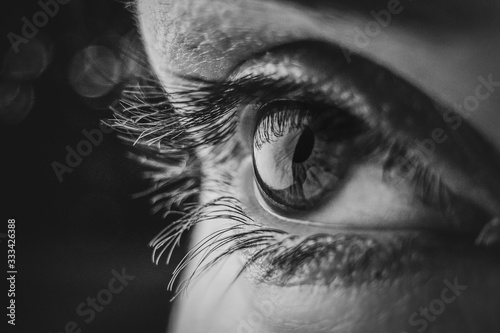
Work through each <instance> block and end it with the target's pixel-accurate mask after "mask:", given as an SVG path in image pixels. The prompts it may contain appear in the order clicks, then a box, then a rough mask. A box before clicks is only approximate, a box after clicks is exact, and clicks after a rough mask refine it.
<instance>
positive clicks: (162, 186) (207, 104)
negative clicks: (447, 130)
mask: <svg viewBox="0 0 500 333" xmlns="http://www.w3.org/2000/svg"><path fill="white" fill-rule="evenodd" d="M198 83H202V84H203V85H204V87H205V88H202V89H185V90H183V91H182V92H179V93H177V94H176V95H175V96H172V95H168V94H166V93H165V91H164V90H163V88H162V87H160V85H159V84H158V83H157V80H156V79H155V78H154V77H153V76H151V77H147V78H144V79H143V82H142V83H141V84H137V85H134V86H131V87H128V89H127V90H125V91H124V93H123V97H122V99H121V101H120V103H119V105H118V106H117V107H115V108H114V109H113V111H114V118H113V119H109V120H108V121H107V124H108V125H109V126H111V127H113V128H115V129H116V130H117V131H118V132H119V133H121V137H122V138H123V139H124V140H126V141H128V142H130V143H131V144H133V145H136V146H139V148H140V152H138V153H135V154H133V157H134V158H135V159H137V160H138V161H139V162H140V163H141V164H142V165H144V166H145V167H146V168H147V169H149V170H150V171H148V172H146V173H145V177H146V178H148V179H150V180H151V181H152V183H153V187H152V188H150V189H148V190H146V191H144V192H142V193H139V194H138V195H140V196H144V195H146V196H149V197H150V198H151V202H152V206H153V212H155V213H157V212H160V211H162V212H163V216H164V217H166V216H167V215H168V214H169V213H171V212H173V210H172V207H173V206H177V207H182V208H184V209H182V210H185V211H188V213H187V214H185V215H184V216H182V217H181V218H180V219H179V220H178V221H176V222H174V223H173V224H171V225H169V226H167V227H166V228H165V229H164V230H163V231H162V232H161V233H160V234H159V235H158V236H157V237H156V238H155V239H154V240H152V241H151V243H150V246H151V247H153V248H154V252H153V260H154V262H156V263H159V260H160V259H161V257H162V256H163V255H164V254H165V253H167V258H166V262H167V263H168V262H169V261H170V260H171V257H172V252H173V250H174V248H175V247H176V246H178V245H179V242H180V238H181V236H182V234H183V233H184V232H186V231H188V230H189V229H190V228H192V227H193V226H195V225H197V224H199V223H206V222H209V221H211V220H214V219H228V220H230V221H232V222H233V223H234V225H232V226H230V227H227V228H224V229H222V230H220V231H218V232H217V233H216V234H214V235H211V236H209V237H208V238H207V239H206V240H204V241H202V242H201V243H200V244H199V245H197V246H195V248H193V250H191V251H190V252H189V253H188V254H187V255H186V257H185V258H184V259H183V260H181V262H180V263H179V265H178V266H177V268H176V270H175V272H174V274H173V277H172V280H171V282H170V284H169V288H170V289H172V288H173V284H174V282H175V281H176V279H177V277H178V276H179V274H180V272H181V271H182V269H183V268H185V267H186V266H187V264H188V263H189V262H190V261H192V260H194V259H195V258H197V257H198V256H203V255H204V253H206V252H213V251H216V250H217V249H218V248H219V247H220V246H222V245H224V244H230V246H229V249H228V250H226V251H224V252H223V253H221V254H219V255H218V256H216V257H215V259H214V260H212V261H210V262H204V261H205V259H206V258H204V259H203V260H201V261H200V265H199V267H197V269H196V270H195V271H194V273H193V274H192V275H191V276H190V277H188V278H187V279H186V280H184V281H183V282H181V283H180V285H179V286H178V289H177V294H176V295H178V294H179V293H180V292H182V291H184V290H186V289H187V287H188V285H189V283H190V282H191V281H192V280H193V279H194V278H196V277H197V276H199V275H201V274H202V273H203V272H205V271H206V270H208V269H210V268H211V267H213V266H214V265H215V264H216V263H218V262H219V261H221V260H223V259H224V258H226V257H227V256H229V255H230V254H232V253H235V252H240V251H242V250H250V249H253V250H256V249H258V251H257V252H255V253H253V254H252V255H250V256H249V257H248V260H247V262H246V264H245V265H244V267H243V268H242V271H243V270H245V269H247V268H248V267H250V265H251V264H252V263H254V262H256V261H259V260H263V259H265V261H266V262H268V263H269V265H268V266H267V267H268V269H267V271H265V272H264V274H263V276H262V279H264V280H269V279H271V278H272V280H273V281H275V283H278V284H280V283H285V281H291V280H293V279H296V274H295V272H297V271H298V270H300V269H303V268H304V267H306V266H307V264H306V263H305V262H304V261H300V260H295V259H293V258H315V256H312V255H311V254H312V253H318V252H321V253H324V252H325V251H326V252H332V253H334V254H335V255H336V256H338V255H340V256H342V255H344V256H345V255H347V253H350V252H349V251H350V250H352V249H354V248H355V247H353V246H352V245H351V243H352V242H351V241H349V242H347V241H346V239H347V238H346V237H357V245H356V246H359V245H360V244H365V246H360V247H359V250H360V252H359V253H365V255H366V256H368V253H370V257H369V258H366V257H364V256H358V257H359V258H358V259H359V260H365V261H366V260H371V261H373V262H377V261H380V258H390V262H389V261H387V262H386V263H387V265H384V266H380V265H373V266H370V265H368V266H367V268H366V270H365V271H364V272H365V273H366V274H368V275H369V276H371V277H372V278H374V279H380V278H382V277H383V276H385V273H384V272H380V267H393V266H394V265H393V264H394V262H400V263H403V262H405V260H407V259H403V258H398V260H395V258H394V256H393V255H392V254H393V253H396V252H397V251H394V249H391V248H389V247H387V246H386V245H382V244H381V243H379V242H377V241H376V240H375V239H372V238H370V237H362V236H346V235H338V236H335V237H333V238H332V236H330V235H314V236H311V237H308V238H304V237H298V236H293V235H289V234H286V233H284V232H283V231H281V230H277V229H268V228H264V227H262V226H261V225H259V224H258V223H256V222H255V221H253V220H252V218H251V217H250V216H249V215H248V214H247V213H246V212H245V211H244V210H243V208H242V206H241V203H240V202H239V201H238V200H236V199H235V198H233V197H228V196H226V195H228V194H230V192H229V191H228V193H225V192H224V191H222V192H221V193H217V194H218V195H219V198H218V199H216V200H214V201H212V202H210V203H208V204H206V205H203V206H201V207H196V206H195V205H191V206H189V205H186V204H185V203H186V202H189V201H190V200H193V199H196V196H197V195H198V194H199V191H200V187H201V186H202V184H201V182H200V179H201V178H202V177H201V166H200V161H199V160H198V159H197V158H196V157H195V156H196V151H197V150H198V149H200V148H202V147H206V146H210V145H213V146H217V145H219V146H223V147H224V149H220V150H219V151H218V156H217V159H218V160H224V159H231V158H234V157H235V156H234V155H235V154H236V153H235V152H236V151H237V147H235V146H234V145H238V143H234V141H229V140H228V139H229V138H230V137H231V136H232V134H233V133H234V132H235V131H236V127H237V124H236V110H235V109H236V107H237V106H239V105H242V104H243V103H248V102H253V101H254V100H256V99H263V100H266V99H272V98H273V97H274V96H288V95H297V93H299V96H300V98H301V99H303V100H305V101H315V102H316V101H321V99H322V96H320V95H318V94H316V93H313V92H312V90H309V89H307V88H304V86H303V84H302V85H298V84H297V83H295V82H288V81H285V80H283V81H276V80H271V79H268V78H256V77H244V78H241V79H239V80H237V81H236V82H227V83H212V82H198ZM266 90H267V91H272V92H273V93H272V96H266V95H265V94H263V93H262V92H264V91H266ZM172 97H174V98H172ZM172 100H175V101H176V103H172ZM182 104H186V105H190V106H194V108H192V109H189V110H187V109H185V108H182V107H178V105H182ZM214 106H216V107H214ZM179 124H182V130H181V131H180V130H179V127H180V126H179ZM373 138H376V139H377V141H373V140H368V142H376V144H375V145H372V146H371V147H370V149H372V150H377V151H384V152H387V154H388V155H387V158H386V163H385V165H384V175H387V176H388V179H389V174H390V171H391V170H397V169H398V168H400V167H401V165H400V164H399V163H398V158H397V157H400V156H404V155H405V154H410V152H409V151H407V150H406V149H404V148H402V147H403V146H402V145H401V144H400V143H399V142H396V141H395V140H389V139H386V138H382V136H380V135H374V137H373ZM147 156H149V157H147ZM240 160H241V159H240ZM417 161H418V162H417V163H416V164H415V165H414V167H415V168H416V169H417V170H418V172H415V173H414V177H413V178H412V179H411V183H412V184H414V186H416V191H417V192H419V189H420V192H422V193H426V191H425V189H428V188H430V187H431V185H432V184H433V183H434V182H436V181H437V182H438V184H440V183H439V178H436V177H437V176H436V175H434V174H432V173H431V172H430V170H428V169H427V168H426V167H425V166H424V165H423V164H421V163H420V162H419V161H420V160H419V159H418V158H417ZM215 163H216V162H215ZM236 164H239V161H238V162H237V163H236ZM229 169H231V168H229ZM233 171H234V170H226V172H225V174H224V176H221V177H219V178H223V179H222V180H219V179H218V180H219V181H222V182H223V183H224V184H223V185H225V186H223V187H222V188H227V187H228V186H227V185H228V184H231V183H232V179H233V178H234V176H233ZM431 182H432V183H431ZM433 186H434V185H433ZM214 188H220V187H217V186H214ZM204 190H206V188H204ZM214 191H217V190H215V189H214ZM432 195H434V196H437V202H438V203H440V205H441V208H442V209H444V210H446V209H448V206H447V205H448V201H446V200H444V199H442V198H447V197H448V196H449V193H448V192H447V190H446V188H445V187H444V185H442V186H441V185H438V191H437V192H436V193H433V194H432ZM432 195H429V194H425V195H424V198H432ZM433 200H434V201H435V199H432V200H430V201H433ZM183 206H184V207H183ZM342 237H343V238H342ZM341 238H342V239H343V241H342V242H340V241H339V239H341ZM354 243H356V242H354ZM339 244H340V245H341V246H339ZM407 245H408V244H407V243H404V242H403V241H402V243H400V244H399V246H400V247H404V248H405V249H406V253H411V252H412V251H414V249H413V250H411V249H410V247H409V246H407ZM372 246H376V247H377V251H375V252H373V251H371V250H370V251H369V249H370V248H371V247H372ZM339 248H342V249H343V250H342V251H340V250H339ZM400 250H401V249H400ZM315 251H316V252H315ZM344 252H345V253H344ZM316 257H317V256H316ZM311 260H312V259H311ZM394 260H395V261H394ZM349 262H350V264H353V261H352V260H351V261H349ZM304 265H306V266H304ZM278 267H279V268H280V269H279V270H278V271H279V276H275V275H274V276H273V274H276V270H275V269H276V268H278ZM339 269H340V268H339ZM344 270H347V271H349V270H348V269H347V268H346V267H344ZM350 274H353V271H350ZM355 274H359V272H355ZM341 275H342V276H344V279H343V280H344V281H348V280H349V279H350V278H349V277H348V275H349V274H347V273H345V272H344V273H343V274H341ZM324 278H326V277H324Z"/></svg>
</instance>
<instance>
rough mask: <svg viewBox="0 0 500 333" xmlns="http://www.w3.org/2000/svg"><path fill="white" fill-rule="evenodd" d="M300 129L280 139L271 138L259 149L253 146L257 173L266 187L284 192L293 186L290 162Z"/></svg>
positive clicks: (291, 131) (300, 132) (292, 130)
mask: <svg viewBox="0 0 500 333" xmlns="http://www.w3.org/2000/svg"><path fill="white" fill-rule="evenodd" d="M302 131H303V130H302V129H300V128H299V129H291V130H290V131H289V132H288V133H287V134H285V135H283V136H281V137H273V138H271V140H270V142H268V143H263V144H262V145H261V147H260V148H258V147H255V145H254V159H255V165H256V167H257V171H258V173H259V175H260V177H261V178H262V180H263V181H264V182H265V184H266V185H267V186H269V187H270V188H272V189H274V190H284V189H286V188H288V187H290V186H292V185H293V183H294V179H293V172H292V160H293V154H294V153H295V148H296V146H297V142H298V141H299V139H300V135H301V134H302Z"/></svg>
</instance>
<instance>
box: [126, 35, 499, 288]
mask: <svg viewBox="0 0 500 333" xmlns="http://www.w3.org/2000/svg"><path fill="white" fill-rule="evenodd" d="M318 54H321V56H318ZM318 64H320V65H318ZM194 81H196V80H194ZM193 87H195V88H192V89H185V88H183V89H179V90H177V91H176V90H175V89H172V92H171V93H170V94H169V95H168V98H169V100H168V104H162V103H161V102H160V103H158V104H157V105H159V106H161V105H168V106H169V108H170V109H169V110H170V111H172V113H167V114H166V115H163V117H164V118H163V119H162V121H161V122H160V121H158V122H157V123H155V125H156V126H153V127H152V128H151V133H154V134H151V136H152V137H153V138H154V139H152V140H151V141H149V143H150V144H151V143H155V144H159V145H164V149H166V151H167V153H166V156H169V157H170V158H175V157H176V156H184V157H183V158H181V160H183V161H184V164H182V165H183V166H184V167H185V166H186V164H185V163H186V162H185V161H186V159H189V157H187V156H186V154H182V153H180V151H182V150H183V149H184V150H186V151H190V152H191V153H193V154H199V155H203V156H204V158H203V159H201V161H200V162H201V166H199V168H200V169H201V170H204V171H205V173H206V174H205V175H204V177H201V182H202V185H201V186H203V185H204V191H203V192H202V193H201V194H202V196H206V197H207V198H212V199H213V198H215V199H213V200H208V199H204V200H202V201H204V202H205V203H206V205H205V206H201V208H199V210H195V211H194V213H191V214H189V215H188V217H187V218H184V219H181V221H180V222H178V223H176V224H175V227H170V228H167V229H168V230H166V231H165V232H164V233H162V234H161V235H159V237H158V238H157V239H155V240H154V241H153V243H152V244H153V245H154V246H155V248H156V249H157V251H156V252H155V253H156V255H158V256H157V257H155V258H156V260H159V257H160V256H161V255H162V254H163V253H165V251H169V252H170V255H169V256H168V257H170V256H171V251H172V248H171V246H172V245H174V244H176V241H178V237H180V234H181V231H184V230H186V229H188V228H189V227H191V226H194V225H196V224H199V223H202V222H205V221H210V220H214V219H219V220H229V221H231V222H232V224H231V225H230V226H229V227H228V228H221V229H220V230H218V231H217V232H216V233H215V234H216V235H217V237H215V236H214V235H210V236H209V237H208V238H207V239H206V240H205V241H204V242H202V244H203V246H200V247H199V248H197V249H196V251H193V252H191V253H190V254H189V255H190V256H191V257H189V256H188V258H187V259H186V260H187V261H189V260H194V259H193V258H194V257H196V256H200V255H201V252H202V250H207V249H209V248H211V247H217V246H220V244H221V243H225V242H227V243H228V244H229V243H231V242H230V241H229V239H232V240H233V242H232V243H233V248H232V250H231V251H229V252H226V253H223V254H221V256H219V257H217V258H216V259H215V261H218V260H221V259H222V258H223V257H224V256H225V255H227V254H231V253H233V252H237V251H236V250H241V249H242V248H240V247H241V246H243V245H241V244H245V245H244V246H243V247H247V246H248V247H255V248H260V250H262V249H261V248H262V246H264V245H266V246H272V245H273V242H275V243H279V241H278V239H279V238H280V237H282V236H283V235H284V234H288V235H290V236H293V235H295V236H297V237H299V235H300V237H302V238H306V237H314V236H315V235H320V236H323V235H324V234H328V233H331V234H333V235H338V234H342V235H344V234H346V233H353V234H354V235H356V236H359V237H366V236H367V235H369V237H370V239H371V237H374V239H376V240H380V239H385V238H387V234H390V233H396V234H397V235H398V237H397V238H395V239H397V241H398V242H400V241H401V239H407V237H409V235H411V238H412V239H414V238H418V239H419V241H420V240H421V239H422V238H421V236H422V235H425V236H426V237H428V238H430V239H432V238H433V237H437V236H440V237H441V236H442V235H443V234H444V235H446V237H447V238H448V239H453V237H455V236H456V237H457V239H467V240H468V242H469V243H470V244H472V243H473V241H474V238H475V237H477V235H478V233H479V232H480V231H481V230H482V229H483V228H484V226H485V225H486V224H487V223H488V222H489V221H491V220H492V219H493V218H494V214H495V213H494V211H492V210H491V206H488V204H487V205H484V204H483V205H482V204H481V203H478V202H475V201H474V200H472V199H471V198H470V197H468V196H467V195H466V194H464V193H463V189H461V188H460V187H456V186H455V185H456V183H455V180H456V179H457V177H470V176H468V175H467V174H466V172H467V170H459V172H458V175H457V173H456V170H454V172H449V170H448V169H453V166H454V165H453V163H456V162H458V161H460V160H462V161H463V160H465V157H463V156H462V155H460V154H457V153H456V151H460V150H461V149H464V148H467V147H463V146H461V145H460V143H458V142H457V140H456V138H455V137H453V133H452V132H451V129H450V128H449V126H448V125H447V124H446V122H445V121H444V120H443V117H442V114H443V111H444V110H445V109H444V108H443V107H440V106H439V105H438V104H437V103H435V102H434V101H433V100H432V99H431V98H429V97H428V96H426V95H425V94H423V93H421V92H420V91H419V90H418V89H417V88H415V87H413V86H412V85H410V84H409V83H407V82H406V81H405V80H403V79H401V78H399V77H397V76H395V75H394V74H392V73H390V72H389V71H387V70H385V69H384V68H383V67H381V66H379V65H377V64H375V63H372V62H370V61H368V60H366V59H363V58H359V59H357V58H356V60H355V61H354V62H353V63H352V64H350V65H347V63H345V62H344V58H343V57H342V54H341V50H340V49H338V48H335V47H331V46H327V45H322V44H315V43H310V42H307V43H303V44H301V43H297V44H293V45H291V46H290V45H287V46H285V47H281V48H277V49H275V50H270V51H269V52H266V53H265V54H263V55H262V56H261V57H257V58H253V59H252V60H251V61H249V62H248V63H246V64H243V65H241V66H240V67H239V68H237V69H235V71H234V74H233V75H232V76H231V77H230V78H228V80H226V81H225V82H196V84H193ZM149 108H151V106H149ZM149 108H148V112H149ZM154 108H158V107H154V106H153V109H154ZM128 111H130V109H128ZM135 111H137V109H135ZM138 120H139V121H138ZM134 121H135V125H136V126H137V125H138V124H141V122H143V123H144V124H145V126H151V122H147V121H145V117H144V116H143V115H142V114H139V116H138V118H137V119H135V120H134ZM179 124H182V126H180V127H179ZM436 128H441V129H442V131H443V133H444V134H441V137H444V136H446V135H447V134H446V133H451V134H450V135H449V138H448V140H446V142H441V144H442V145H444V146H446V147H447V149H449V148H450V147H451V148H452V149H454V151H455V153H454V154H453V155H452V156H451V157H450V156H449V155H447V153H446V149H443V148H442V147H438V148H437V149H436V150H435V151H432V152H429V151H425V150H423V148H422V144H424V142H425V140H426V137H427V136H428V135H432V132H433V130H435V129H436ZM462 130H463V131H465V132H467V131H470V130H471V129H470V128H467V125H464V128H463V129H462ZM141 135H142V136H143V137H144V138H147V132H146V131H143V132H141ZM434 144H435V143H434ZM179 154H180V155H179ZM442 160H444V162H443V161H442ZM191 162H192V161H191ZM217 168H220V170H217ZM193 169H194V168H193ZM459 169H460V167H459ZM191 172H192V171H191ZM211 173H213V175H212V174H211ZM179 174H182V173H179ZM185 174H186V175H189V174H190V171H188V172H186V173H185ZM191 176H193V174H191ZM193 178H195V177H194V176H193ZM462 182H464V183H466V181H464V180H462ZM195 183H196V182H194V181H193V180H191V182H190V183H189V184H190V185H191V186H193V184H195ZM476 186H478V187H479V188H480V186H481V185H480V184H477V185H476ZM181 189H182V190H183V191H184V192H182V193H181V192H180V191H178V192H176V193H177V194H178V196H177V199H178V201H181V199H179V197H180V198H185V197H188V196H189V195H192V194H193V193H194V192H193V190H192V189H191V190H188V187H181ZM484 192H485V193H487V192H488V191H486V190H485V191H484ZM484 195H485V198H486V200H484V202H493V201H494V200H495V199H491V196H490V195H489V194H484ZM158 197H163V198H165V197H166V196H165V195H163V194H161V195H159V196H158ZM158 197H157V198H158ZM488 200H489V201H488ZM155 201H156V202H158V200H155ZM401 235H402V236H401ZM399 236H401V238H400V237H399ZM266 237H267V238H266ZM263 238H265V239H267V241H262V239H263ZM424 238H425V237H424ZM299 239H300V238H299ZM332 239H334V238H332ZM209 240H210V241H209ZM248 244H252V246H249V245H248ZM391 245H394V244H391ZM399 245H400V243H398V246H399ZM433 246H434V245H433ZM292 248H293V247H292ZM294 251H296V252H294V253H295V255H299V254H300V249H296V248H295V249H294ZM255 253H259V255H260V254H261V253H262V252H259V251H255V252H254V254H255ZM374 257H376V256H374ZM270 258H272V257H270ZM253 260H255V257H254V258H252V257H251V256H250V258H249V262H252V261H253ZM215 261H213V262H208V263H207V267H210V266H211V265H212V264H214V263H215ZM185 264H186V263H184V265H185ZM181 266H182V265H181ZM272 269H274V267H272V266H270V267H268V270H272ZM297 271H298V267H294V269H292V270H291V272H292V273H290V272H288V273H287V274H288V278H290V276H291V275H293V274H295V273H296V272H297ZM178 273H180V272H178ZM193 277H194V276H193Z"/></svg>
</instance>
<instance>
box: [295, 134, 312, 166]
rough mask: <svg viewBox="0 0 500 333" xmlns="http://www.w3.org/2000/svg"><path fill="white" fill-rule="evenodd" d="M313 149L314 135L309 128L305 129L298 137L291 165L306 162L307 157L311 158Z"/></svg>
mask: <svg viewBox="0 0 500 333" xmlns="http://www.w3.org/2000/svg"><path fill="white" fill-rule="evenodd" d="M313 148H314V133H313V131H312V130H311V129H310V128H309V127H306V128H304V131H303V132H302V134H301V135H300V138H299V141H298V142H297V146H296V147H295V152H294V153H293V163H302V162H304V161H306V160H307V159H308V158H309V156H311V153H312V150H313Z"/></svg>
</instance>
